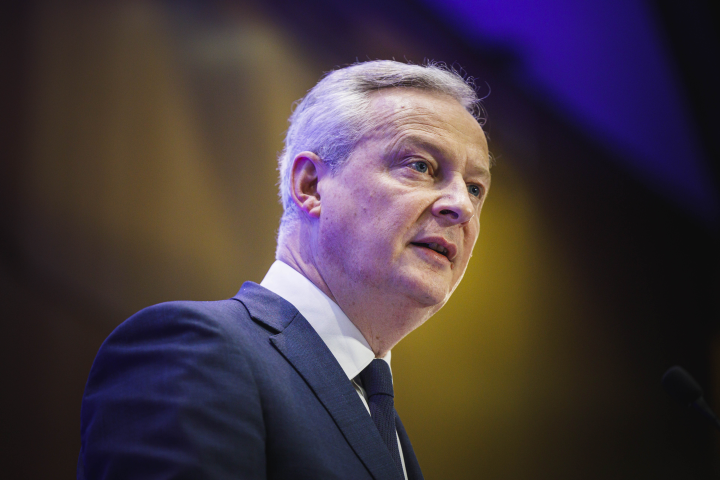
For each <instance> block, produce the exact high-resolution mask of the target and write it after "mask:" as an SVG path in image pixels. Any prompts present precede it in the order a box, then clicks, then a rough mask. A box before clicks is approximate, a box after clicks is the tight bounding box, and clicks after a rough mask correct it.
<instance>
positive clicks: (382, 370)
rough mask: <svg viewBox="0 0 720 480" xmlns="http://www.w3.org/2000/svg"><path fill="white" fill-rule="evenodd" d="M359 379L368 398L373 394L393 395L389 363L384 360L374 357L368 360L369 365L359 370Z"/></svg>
mask: <svg viewBox="0 0 720 480" xmlns="http://www.w3.org/2000/svg"><path fill="white" fill-rule="evenodd" d="M360 380H361V381H362V384H363V388H364V389H365V393H367V396H368V398H371V397H373V396H375V395H389V396H390V397H394V394H393V384H392V374H391V373H390V365H388V363H387V362H386V361H385V360H381V359H379V358H376V359H374V360H373V361H372V362H370V365H368V366H367V367H365V369H364V370H363V371H362V372H360Z"/></svg>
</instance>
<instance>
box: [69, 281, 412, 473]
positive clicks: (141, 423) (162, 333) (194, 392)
mask: <svg viewBox="0 0 720 480" xmlns="http://www.w3.org/2000/svg"><path fill="white" fill-rule="evenodd" d="M81 417H82V422H81V440H82V446H81V451H80V457H79V459H78V478H79V479H88V480H90V479H93V480H94V479H133V480H139V479H160V478H163V479H166V478H173V479H205V478H207V479H218V480H220V479H266V478H268V479H313V480H317V479H342V480H350V479H375V480H381V479H393V480H401V479H402V478H403V476H402V472H399V471H398V469H397V467H396V466H395V464H394V463H393V460H392V458H391V456H390V454H389V452H388V450H387V448H386V446H385V444H384V443H383V441H382V439H381V437H380V435H379V433H378V431H377V429H376V427H375V425H374V423H373V421H372V419H371V418H370V416H369V415H368V413H367V410H366V409H365V406H364V405H363V404H362V401H361V400H360V397H359V396H358V394H357V392H356V391H355V389H354V387H353V385H352V383H351V382H350V381H349V380H348V378H347V377H346V376H345V373H344V372H343V370H342V368H341V367H340V365H339V364H338V362H337V361H336V360H335V357H333V355H332V353H330V350H329V349H328V348H327V347H326V346H325V344H324V343H323V341H322V340H321V339H320V337H319V336H318V335H317V333H316V332H315V330H313V328H312V327H311V326H310V324H309V323H308V322H307V320H305V318H303V316H302V315H300V313H299V312H298V311H297V310H296V309H295V307H293V306H292V305H291V304H290V303H288V302H287V301H285V300H283V299H282V298H280V297H279V296H277V295H275V294H274V293H272V292H270V291H268V290H267V289H265V288H263V287H261V286H259V285H257V284H254V283H249V282H248V283H245V284H244V285H243V287H242V288H241V289H240V292H238V294H237V295H236V296H235V297H234V298H232V299H230V300H222V301H216V302H171V303H164V304H160V305H155V306H153V307H149V308H147V309H145V310H142V311H141V312H139V313H137V314H135V315H134V316H132V317H130V318H129V319H128V320H127V321H125V322H124V323H123V324H121V325H120V326H119V327H118V328H117V329H116V330H115V331H114V332H113V333H112V334H111V335H110V337H108V339H107V340H106V341H105V343H103V345H102V347H101V348H100V351H99V352H98V355H97V357H96V359H95V362H94V363H93V367H92V370H91V372H90V376H89V378H88V382H87V385H86V387H85V394H84V397H83V403H82V415H81ZM397 425H398V435H399V437H400V442H401V445H402V449H403V452H404V457H405V465H406V469H407V472H408V478H410V479H420V478H422V474H421V473H420V466H419V465H418V462H417V458H416V457H415V455H414V453H413V450H412V447H411V445H410V441H409V439H408V436H407V434H406V432H405V429H404V428H403V426H402V423H400V422H399V419H398V422H397Z"/></svg>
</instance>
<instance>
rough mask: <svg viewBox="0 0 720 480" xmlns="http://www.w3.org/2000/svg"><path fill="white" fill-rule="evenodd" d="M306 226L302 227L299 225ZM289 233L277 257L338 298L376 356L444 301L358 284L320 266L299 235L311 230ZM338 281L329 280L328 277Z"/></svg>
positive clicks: (309, 243)
mask: <svg viewBox="0 0 720 480" xmlns="http://www.w3.org/2000/svg"><path fill="white" fill-rule="evenodd" d="M299 230H302V227H301V228H299ZM298 233H299V234H297V235H296V234H290V235H287V236H285V239H286V240H285V241H284V242H283V244H281V245H279V246H278V249H277V252H276V258H277V260H280V261H282V262H283V263H286V264H287V265H289V266H291V267H292V268H294V269H295V270H296V271H298V272H299V273H301V274H302V275H303V276H304V277H305V278H307V279H308V280H310V281H311V282H312V283H313V284H315V286H316V287H318V288H319V289H320V290H321V291H322V292H323V293H324V294H325V295H327V296H328V297H329V298H330V299H331V300H332V301H333V302H335V303H336V304H337V305H338V306H339V307H340V308H341V309H342V311H343V312H345V315H347V316H348V318H349V319H350V321H351V322H353V324H354V325H355V326H356V327H357V329H358V330H359V331H360V333H362V335H363V337H365V340H366V341H367V342H368V345H370V348H371V349H372V351H373V352H374V353H375V357H376V358H382V357H384V356H385V355H386V354H387V353H388V352H389V351H390V350H391V349H392V348H393V347H394V346H395V345H396V344H397V343H398V342H399V341H400V340H402V339H403V338H404V337H405V336H406V335H407V334H408V333H410V332H412V331H413V330H415V329H416V328H417V327H419V326H420V325H422V324H423V323H424V322H425V321H426V320H427V319H428V318H430V317H431V316H432V315H433V314H434V313H435V312H437V311H438V310H439V309H440V307H441V306H442V304H440V305H434V306H426V305H420V304H418V303H417V302H416V301H414V300H413V299H411V298H408V297H405V296H401V295H392V294H389V293H388V292H386V291H380V290H378V289H376V288H373V287H372V286H368V285H365V284H354V283H353V282H352V281H351V280H350V279H349V278H347V276H344V275H342V274H341V273H339V272H333V271H332V266H324V268H319V267H318V262H316V261H315V258H317V257H316V256H315V255H314V254H313V253H314V252H313V251H312V249H311V247H310V245H312V244H313V243H314V242H312V241H307V242H300V241H299V240H298V239H299V238H305V239H308V238H311V237H309V236H308V235H305V234H309V235H312V233H311V232H298ZM326 277H327V278H329V279H330V278H332V279H334V281H331V282H329V283H328V282H326V281H325V278H326Z"/></svg>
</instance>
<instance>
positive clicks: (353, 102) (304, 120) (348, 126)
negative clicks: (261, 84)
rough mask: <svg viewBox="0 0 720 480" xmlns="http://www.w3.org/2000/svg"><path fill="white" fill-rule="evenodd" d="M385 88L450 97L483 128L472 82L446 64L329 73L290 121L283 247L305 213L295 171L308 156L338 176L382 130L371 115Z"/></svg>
mask: <svg viewBox="0 0 720 480" xmlns="http://www.w3.org/2000/svg"><path fill="white" fill-rule="evenodd" d="M386 88H417V89H421V90H427V91H431V92H437V93H441V94H445V95H448V96H450V97H452V98H454V99H455V100H457V101H458V102H459V103H460V104H461V105H462V106H463V107H465V109H466V110H467V111H468V112H470V114H472V115H473V117H475V119H477V120H478V121H479V122H480V124H482V123H483V121H484V118H483V116H482V115H483V109H482V106H481V104H480V98H478V95H477V93H476V91H475V85H474V82H473V79H472V78H471V77H464V76H463V75H462V74H461V73H459V72H458V71H456V70H455V69H453V68H449V67H447V66H446V65H445V64H442V63H437V62H428V63H426V64H425V65H412V64H407V63H402V62H397V61H394V60H375V61H370V62H363V63H356V64H353V65H350V66H349V67H345V68H341V69H339V70H335V71H332V72H330V73H328V74H327V75H326V76H325V77H324V78H323V79H322V80H320V81H319V82H318V83H317V85H315V86H314V87H313V88H312V89H311V90H310V91H308V93H307V95H306V96H305V97H304V98H303V99H301V100H299V101H298V102H297V104H296V107H295V110H294V111H293V113H292V115H290V119H289V123H290V127H289V129H288V131H287V135H286V137H285V147H284V148H283V151H282V153H281V154H280V157H279V158H278V170H279V171H280V197H281V199H282V205H283V210H284V211H283V216H282V220H281V221H280V229H279V232H278V245H281V244H282V243H281V242H283V237H284V234H286V233H287V230H288V227H289V226H290V225H292V224H294V223H295V222H296V220H297V219H298V218H299V213H300V209H299V208H298V207H297V205H295V203H294V202H293V199H292V196H291V194H290V189H291V185H290V181H291V176H292V165H293V160H294V159H295V156H296V155H297V154H298V153H300V152H304V151H310V152H313V153H315V154H316V155H317V156H318V157H320V158H321V159H322V161H323V162H324V163H325V164H326V165H327V166H328V167H329V169H330V171H331V172H333V173H335V172H337V171H338V170H339V169H340V168H341V167H342V165H343V164H344V163H345V161H346V160H347V159H348V157H349V156H350V154H351V153H352V151H353V150H354V148H355V146H356V145H357V143H358V142H359V141H360V139H361V138H362V137H363V136H364V135H366V134H367V133H369V132H370V131H372V129H373V128H375V127H377V124H376V120H375V119H374V118H372V116H371V115H370V114H369V106H370V100H371V97H372V94H373V93H374V92H377V91H378V90H381V89H386Z"/></svg>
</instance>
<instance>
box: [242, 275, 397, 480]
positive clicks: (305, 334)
mask: <svg viewBox="0 0 720 480" xmlns="http://www.w3.org/2000/svg"><path fill="white" fill-rule="evenodd" d="M236 298H237V299H238V300H240V301H241V302H242V303H243V304H245V306H246V307H247V308H248V311H249V312H250V315H251V316H252V317H253V318H254V319H255V320H257V321H260V322H262V323H263V324H265V325H266V326H268V327H270V328H271V329H272V330H274V331H275V332H277V334H276V335H274V336H271V337H270V341H271V343H272V344H273V346H274V347H275V348H276V349H277V350H278V351H279V352H280V353H281V354H282V355H283V357H285V359H286V360H287V361H288V362H289V363H290V364H291V365H292V366H293V367H294V368H295V370H297V372H298V373H299V374H300V376H301V377H302V378H303V379H304V380H305V382H306V383H307V384H308V385H309V386H310V388H311V389H312V391H313V392H314V393H315V395H316V396H317V397H318V399H319V400H320V402H321V403H322V404H323V406H324V407H325V409H326V410H327V411H328V413H329V414H330V416H331V417H332V418H333V420H334V421H335V424H336V425H337V426H338V428H339V429H340V431H341V432H342V434H343V435H344V436H345V439H346V440H347V441H348V443H349V444H350V446H351V447H352V449H353V450H354V451H355V453H356V454H357V456H358V457H360V460H361V461H362V462H363V464H364V465H365V466H366V467H367V469H368V470H369V471H370V473H371V474H372V476H373V477H374V478H376V479H377V480H380V479H389V478H397V479H402V478H403V475H402V473H401V472H398V470H397V467H396V466H395V463H394V462H393V460H392V457H391V456H390V452H388V450H387V447H386V446H385V444H384V443H383V441H382V438H381V437H380V434H379V433H378V431H377V428H376V427H375V424H374V423H373V421H372V419H371V418H370V415H368V413H367V410H365V407H364V406H363V404H362V401H361V400H360V398H359V396H358V394H357V392H356V391H355V388H354V387H353V385H352V383H351V382H350V380H348V378H347V377H346V376H345V372H343V370H342V368H341V367H340V364H338V362H337V360H335V357H334V356H333V355H332V353H331V352H330V350H329V349H328V348H327V346H326V345H325V343H324V342H323V341H322V339H321V338H320V336H319V335H318V334H317V333H316V332H315V330H314V329H313V328H312V326H310V324H309V323H308V322H307V320H305V318H304V317H303V316H302V315H301V314H300V313H299V312H298V311H297V310H296V309H295V307H293V306H292V305H291V304H290V303H289V302H286V301H285V300H283V299H282V298H281V297H279V296H277V295H275V294H274V293H272V292H270V291H268V290H267V289H264V288H262V287H260V286H259V285H256V284H252V283H250V282H248V283H245V284H244V285H243V287H242V289H241V290H240V292H239V293H238V295H237V297H236Z"/></svg>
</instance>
